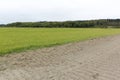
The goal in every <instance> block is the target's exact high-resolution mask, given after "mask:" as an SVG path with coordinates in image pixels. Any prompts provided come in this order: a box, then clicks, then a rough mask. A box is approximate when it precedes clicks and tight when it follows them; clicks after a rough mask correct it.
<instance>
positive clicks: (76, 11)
mask: <svg viewBox="0 0 120 80" xmlns="http://www.w3.org/2000/svg"><path fill="white" fill-rule="evenodd" d="M119 8H120V0H0V24H1V23H10V22H21V21H22V22H23V21H25V22H28V21H65V20H88V19H103V18H120V9H119Z"/></svg>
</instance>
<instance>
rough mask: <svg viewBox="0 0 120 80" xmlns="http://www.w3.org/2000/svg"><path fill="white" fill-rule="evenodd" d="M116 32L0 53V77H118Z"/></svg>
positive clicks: (15, 79) (10, 79) (119, 61)
mask: <svg viewBox="0 0 120 80" xmlns="http://www.w3.org/2000/svg"><path fill="white" fill-rule="evenodd" d="M119 79H120V35H117V36H111V37H106V38H98V39H92V40H88V41H84V42H76V43H69V44H65V45H60V46H55V47H50V48H44V49H39V50H31V51H27V52H21V53H19V54H18V53H17V54H10V55H6V56H3V57H0V80H119Z"/></svg>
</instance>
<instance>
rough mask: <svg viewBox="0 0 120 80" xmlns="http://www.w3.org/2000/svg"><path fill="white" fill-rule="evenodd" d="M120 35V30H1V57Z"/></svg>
mask: <svg viewBox="0 0 120 80" xmlns="http://www.w3.org/2000/svg"><path fill="white" fill-rule="evenodd" d="M115 34H120V29H80V28H0V55H4V54H8V53H14V52H21V51H25V50H28V49H36V48H43V47H48V46H53V45H58V44H65V43H69V42H76V41H83V40H88V39H92V38H97V37H102V36H108V35H115Z"/></svg>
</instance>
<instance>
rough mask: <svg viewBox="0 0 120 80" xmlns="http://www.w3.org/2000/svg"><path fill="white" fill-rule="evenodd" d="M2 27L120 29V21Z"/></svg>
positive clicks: (10, 24) (43, 22)
mask: <svg viewBox="0 0 120 80" xmlns="http://www.w3.org/2000/svg"><path fill="white" fill-rule="evenodd" d="M0 26H1V27H3V26H4V27H35V28H97V27H98V28H111V27H112V28H119V27H120V19H100V20H83V21H63V22H57V21H56V22H48V21H41V22H15V23H9V24H1V25H0Z"/></svg>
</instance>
